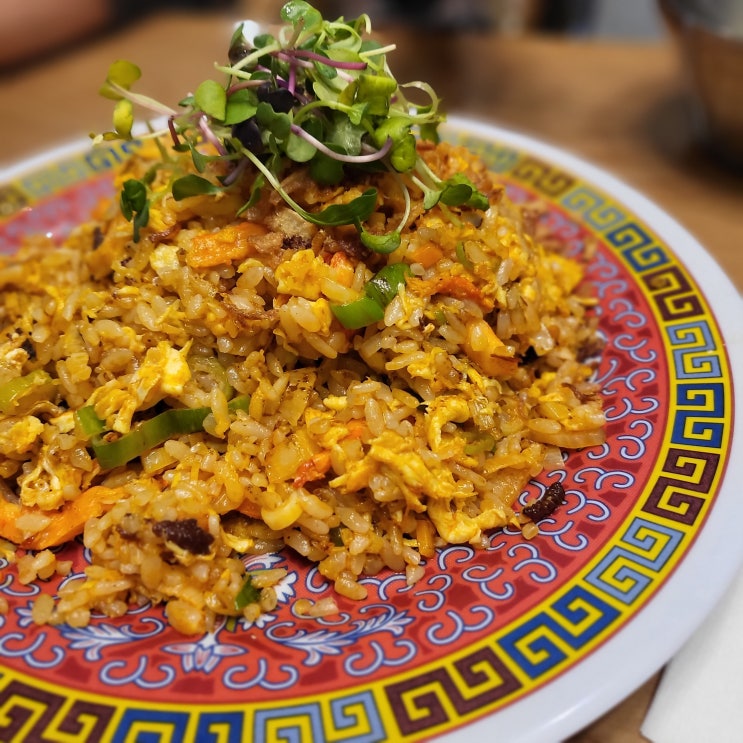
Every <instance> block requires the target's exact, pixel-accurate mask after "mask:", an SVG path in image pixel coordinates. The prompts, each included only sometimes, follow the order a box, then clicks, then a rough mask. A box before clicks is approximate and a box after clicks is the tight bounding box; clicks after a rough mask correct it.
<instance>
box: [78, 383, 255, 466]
mask: <svg viewBox="0 0 743 743" xmlns="http://www.w3.org/2000/svg"><path fill="white" fill-rule="evenodd" d="M249 405H250V396H249V395H239V396H238V397H235V398H233V399H232V400H230V402H229V409H230V411H232V412H234V411H236V410H247V409H248V406H249ZM211 412H212V411H211V408H208V407H203V408H173V409H172V410H166V411H165V412H163V413H160V414H159V415H156V416H155V417H154V418H150V419H149V420H147V421H144V422H143V423H140V424H139V425H138V426H137V427H136V428H133V429H132V430H131V431H129V433H125V434H124V435H123V436H121V437H120V438H118V439H115V440H113V441H106V440H105V438H104V434H105V433H106V429H105V424H104V423H103V421H101V420H100V418H98V416H97V415H96V412H95V409H94V408H93V406H92V405H87V406H86V407H84V408H81V409H80V410H78V411H77V419H78V422H79V423H80V427H81V428H82V430H83V433H85V434H86V435H87V436H89V437H90V443H91V446H92V447H93V453H94V454H95V457H96V459H97V460H98V464H100V466H101V468H102V469H104V470H110V469H114V468H115V467H120V466H121V465H123V464H126V463H127V462H131V460H132V459H136V457H138V456H141V455H142V454H144V453H145V452H147V451H150V450H151V449H154V448H155V447H156V446H159V445H160V444H162V443H163V442H165V441H167V440H168V439H172V438H173V437H174V436H183V435H185V434H189V433H198V432H199V431H203V429H204V420H205V419H206V416H207V415H209V413H211Z"/></svg>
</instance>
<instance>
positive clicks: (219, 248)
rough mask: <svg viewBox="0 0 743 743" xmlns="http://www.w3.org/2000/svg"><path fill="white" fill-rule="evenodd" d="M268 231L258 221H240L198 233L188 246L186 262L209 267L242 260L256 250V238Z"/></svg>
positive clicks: (192, 265)
mask: <svg viewBox="0 0 743 743" xmlns="http://www.w3.org/2000/svg"><path fill="white" fill-rule="evenodd" d="M266 232H267V230H266V228H265V227H264V226H263V225H262V224H259V223H258V222H240V223H238V224H231V225H228V226H227V227H223V228H222V229H221V230H219V231H218V232H208V233H202V234H199V235H196V236H194V238H193V239H192V240H191V244H190V245H189V247H188V253H187V255H186V263H187V264H188V265H189V266H191V267H192V268H209V267H211V266H219V265H221V264H223V263H231V262H232V261H241V260H243V259H245V258H247V257H248V256H249V255H250V254H251V253H252V252H253V251H254V250H255V238H256V237H261V236H262V235H265V234H266Z"/></svg>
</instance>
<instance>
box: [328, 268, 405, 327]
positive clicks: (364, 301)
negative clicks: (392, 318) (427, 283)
mask: <svg viewBox="0 0 743 743" xmlns="http://www.w3.org/2000/svg"><path fill="white" fill-rule="evenodd" d="M409 273H410V266H408V264H407V263H390V264H389V265H387V266H384V267H383V268H381V269H380V270H379V271H377V273H376V274H374V276H373V277H372V278H371V279H369V281H368V282H367V283H366V286H365V287H364V296H363V297H360V298H359V299H355V300H354V301H353V302H346V303H345V304H331V305H330V310H331V312H332V313H333V314H334V315H335V317H336V318H337V319H338V322H340V324H341V325H343V327H344V328H348V329H349V330H358V329H359V328H365V327H366V326H367V325H371V324H372V323H375V322H379V321H380V320H381V319H382V318H383V317H384V309H385V307H387V305H388V304H389V303H390V302H391V301H392V300H393V299H394V298H395V297H396V296H397V292H398V291H399V289H400V285H401V284H404V283H405V278H406V277H407V276H408V274H409Z"/></svg>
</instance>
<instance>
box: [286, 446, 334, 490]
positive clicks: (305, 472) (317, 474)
mask: <svg viewBox="0 0 743 743" xmlns="http://www.w3.org/2000/svg"><path fill="white" fill-rule="evenodd" d="M329 469H330V452H329V451H321V452H318V453H317V454H314V455H313V456H311V457H310V458H309V459H308V460H307V461H305V462H302V464H300V465H299V467H297V474H296V477H295V478H294V481H293V483H292V484H293V485H294V487H295V488H302V487H304V486H305V485H306V484H307V483H308V482H310V481H312V480H320V479H321V478H323V477H325V473H326V472H327V471H328V470H329Z"/></svg>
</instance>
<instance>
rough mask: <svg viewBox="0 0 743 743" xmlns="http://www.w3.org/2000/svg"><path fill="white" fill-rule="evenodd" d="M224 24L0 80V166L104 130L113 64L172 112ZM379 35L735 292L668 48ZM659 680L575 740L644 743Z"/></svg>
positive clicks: (131, 41) (179, 27) (193, 26)
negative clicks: (662, 216) (651, 226)
mask: <svg viewBox="0 0 743 743" xmlns="http://www.w3.org/2000/svg"><path fill="white" fill-rule="evenodd" d="M234 20H235V18H231V17H227V16H225V15H216V16H215V15H189V14H184V13H171V14H167V15H157V16H153V17H150V18H148V19H145V20H143V21H142V22H140V23H138V24H135V25H132V26H129V27H127V28H124V29H122V30H120V31H118V32H116V33H112V34H109V35H107V36H105V37H102V38H98V39H96V40H94V41H92V42H90V43H88V44H86V45H84V46H79V47H77V48H76V49H74V50H70V51H67V52H66V53H64V54H60V55H57V56H54V57H50V58H48V59H47V60H45V61H44V62H42V63H38V64H36V65H33V66H27V67H25V68H23V69H19V70H17V71H14V72H11V73H10V74H6V75H4V76H2V77H0V108H1V110H2V116H1V117H0V122H1V126H2V132H3V136H2V137H1V138H0V164H8V163H10V162H13V161H16V160H20V159H22V158H24V157H27V156H29V155H32V154H35V153H37V152H39V151H42V150H44V149H48V148H49V147H51V146H54V145H58V144H61V143H65V142H68V141H69V140H71V139H75V138H80V137H85V136H86V135H87V133H88V132H89V131H102V130H104V129H107V128H109V126H110V111H111V107H110V102H108V101H105V100H103V99H101V98H99V97H98V96H97V93H96V91H97V89H98V87H99V85H100V83H101V82H102V80H103V78H104V77H105V73H106V70H107V68H108V65H109V64H110V62H111V61H113V60H114V59H117V58H127V59H132V60H133V61H136V62H137V63H138V64H139V65H140V66H141V68H142V69H143V71H144V78H143V80H142V81H141V87H140V89H141V90H142V91H147V92H148V93H150V94H151V95H153V96H154V97H156V98H159V99H161V100H163V101H165V102H168V103H171V104H175V103H176V102H177V101H178V99H179V97H180V96H181V94H182V93H183V92H184V91H186V90H190V89H193V88H194V87H195V86H196V84H198V83H199V82H200V81H201V80H202V79H203V78H204V77H207V76H209V75H210V72H211V69H212V68H211V65H212V63H213V62H214V61H217V60H222V59H223V55H224V52H225V46H226V40H227V39H229V35H230V33H231V28H232V23H233V21H234ZM383 33H384V30H383ZM387 35H388V36H389V37H390V38H394V40H395V41H396V42H397V43H398V46H399V51H398V52H395V53H394V54H392V55H391V56H390V64H391V66H392V69H393V71H394V73H395V75H396V77H397V78H398V79H399V80H417V79H424V80H427V81H429V82H431V83H432V84H433V85H434V87H435V88H436V90H437V92H438V93H439V94H440V95H441V96H442V97H443V99H444V105H445V108H446V110H447V111H449V112H450V113H452V114H454V113H457V114H466V115H470V116H474V117H477V118H480V119H483V120H487V121H490V122H493V123H497V124H500V125H502V126H504V127H506V128H510V129H515V130H519V131H522V132H524V133H527V134H530V135H533V136H536V137H538V138H540V139H543V140H545V141H547V142H550V143H552V144H555V145H558V146H560V147H563V148H566V149H568V150H570V151H572V152H573V153H575V154H577V155H579V156H581V157H583V158H584V159H587V160H590V161H592V162H593V163H595V164H596V165H599V166H601V167H603V168H605V169H607V170H609V171H611V172H613V173H614V174H615V175H616V176H618V177H619V178H621V179H623V180H624V181H626V182H627V183H628V184H629V185H631V186H633V187H635V188H637V189H638V190H640V191H642V192H643V193H644V194H645V195H646V196H648V197H649V198H650V199H652V200H653V201H655V202H656V203H657V204H658V205H659V206H661V207H662V208H663V209H665V210H666V211H667V212H668V213H670V214H671V215H672V216H674V217H675V218H676V219H677V220H679V221H680V222H681V223H682V224H683V225H684V226H685V227H686V228H687V229H689V230H690V231H691V232H692V233H693V234H694V235H696V237H697V238H698V239H699V240H700V241H701V243H702V244H703V245H705V246H706V248H707V249H708V250H709V252H710V253H711V254H712V255H713V256H714V257H715V258H716V259H717V260H718V262H719V263H720V264H721V265H722V267H723V269H724V270H725V271H726V272H727V274H728V275H729V276H730V277H731V279H732V280H733V281H734V282H735V284H736V285H737V286H738V287H739V288H743V259H742V258H741V254H740V251H741V245H740V235H741V216H740V209H741V205H743V175H740V174H738V175H736V174H734V173H732V172H729V171H727V170H726V169H724V168H723V167H721V166H720V165H719V164H717V163H716V162H714V161H713V160H712V159H711V158H709V157H708V156H707V155H706V154H705V153H704V152H703V151H702V150H701V148H699V147H698V146H696V145H695V144H694V141H693V135H692V133H691V127H690V123H689V118H688V116H687V110H686V105H685V99H684V94H683V89H684V86H683V81H682V76H681V73H680V70H679V64H678V62H677V57H676V55H675V53H674V48H673V47H672V45H671V44H670V43H668V42H666V41H663V42H660V43H605V42H600V43H599V42H593V41H575V40H566V39H562V38H556V37H532V36H527V37H519V38H516V37H500V36H493V35H488V34H467V35H464V34H463V35H447V34H444V33H432V32H427V33H425V34H421V33H413V32H411V31H409V30H408V31H406V30H397V31H395V32H394V33H393V32H392V31H388V32H387ZM735 235H737V238H734V236H735ZM657 678H658V677H657V676H656V677H653V678H651V679H650V680H648V681H647V683H645V684H644V685H643V686H642V687H641V688H640V689H639V690H637V691H636V692H635V693H634V694H632V695H631V696H630V697H629V698H628V699H627V700H626V701H624V702H623V703H622V704H620V705H619V706H618V707H616V708H615V709H614V710H612V711H611V712H609V713H608V714H607V715H606V716H605V717H603V718H602V719H600V720H598V721H596V722H595V723H594V724H593V725H591V726H590V727H589V728H587V729H586V730H584V731H583V732H581V733H579V734H578V735H576V736H575V737H574V738H572V739H571V743H636V742H637V741H642V740H644V738H643V737H642V736H641V734H640V732H639V730H640V725H641V723H642V719H643V717H644V714H645V711H646V709H647V705H648V703H649V701H650V699H651V698H652V694H653V691H654V688H655V685H656V683H657Z"/></svg>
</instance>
